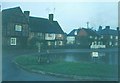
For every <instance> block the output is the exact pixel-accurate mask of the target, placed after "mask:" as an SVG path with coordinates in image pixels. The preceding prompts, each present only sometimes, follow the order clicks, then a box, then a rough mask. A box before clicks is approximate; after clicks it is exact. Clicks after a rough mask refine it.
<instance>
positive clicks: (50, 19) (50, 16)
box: [49, 14, 54, 22]
mask: <svg viewBox="0 0 120 83" xmlns="http://www.w3.org/2000/svg"><path fill="white" fill-rule="evenodd" d="M53 18H54V15H53V14H49V21H51V22H53Z"/></svg>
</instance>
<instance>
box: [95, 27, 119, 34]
mask: <svg viewBox="0 0 120 83" xmlns="http://www.w3.org/2000/svg"><path fill="white" fill-rule="evenodd" d="M97 33H98V34H100V35H118V31H117V30H114V29H107V28H105V29H102V30H98V31H97Z"/></svg>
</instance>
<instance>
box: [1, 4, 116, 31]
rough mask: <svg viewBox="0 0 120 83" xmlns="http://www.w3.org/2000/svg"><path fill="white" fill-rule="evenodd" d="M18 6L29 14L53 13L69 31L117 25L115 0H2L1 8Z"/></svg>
mask: <svg viewBox="0 0 120 83" xmlns="http://www.w3.org/2000/svg"><path fill="white" fill-rule="evenodd" d="M18 6H20V7H21V9H22V10H23V11H30V16H35V17H42V18H48V14H49V13H54V20H57V21H58V22H59V24H60V26H61V27H62V29H63V30H64V31H65V32H66V33H69V32H70V31H71V30H73V29H77V28H80V27H84V28H86V27H87V22H89V27H90V28H91V27H93V29H96V30H97V29H98V27H99V25H102V26H103V28H104V27H105V26H107V25H109V26H111V28H112V29H116V27H117V26H118V3H117V2H21V3H20V2H19V3H18V2H17V3H16V2H11V3H10V2H6V3H5V2H4V3H2V9H7V8H12V7H18Z"/></svg>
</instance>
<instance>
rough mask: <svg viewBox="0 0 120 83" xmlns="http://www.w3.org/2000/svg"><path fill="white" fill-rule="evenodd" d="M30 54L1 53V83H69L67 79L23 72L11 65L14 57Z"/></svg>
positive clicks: (19, 52)
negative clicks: (22, 82)
mask: <svg viewBox="0 0 120 83" xmlns="http://www.w3.org/2000/svg"><path fill="white" fill-rule="evenodd" d="M26 53H30V52H26V51H24V50H22V51H3V55H2V81H67V80H68V81H71V80H72V79H69V78H62V77H55V76H50V75H43V74H37V73H32V72H28V71H25V70H23V69H21V68H19V67H18V66H17V65H15V64H14V63H13V59H14V57H15V56H18V55H21V54H26Z"/></svg>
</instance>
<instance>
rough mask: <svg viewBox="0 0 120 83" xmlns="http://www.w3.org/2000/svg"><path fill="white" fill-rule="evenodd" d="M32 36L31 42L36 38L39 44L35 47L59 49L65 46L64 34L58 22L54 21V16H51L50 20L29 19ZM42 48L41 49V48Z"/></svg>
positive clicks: (30, 37) (30, 36)
mask: <svg viewBox="0 0 120 83" xmlns="http://www.w3.org/2000/svg"><path fill="white" fill-rule="evenodd" d="M29 20H30V25H29V26H30V35H29V41H30V40H31V39H32V38H36V39H37V41H38V43H36V42H34V44H33V45H35V43H36V44H38V45H37V46H41V47H43V48H44V47H45V48H47V47H59V46H63V45H64V32H63V30H62V29H61V27H60V25H59V23H58V22H57V21H53V14H49V19H46V18H40V17H31V16H30V17H29ZM41 47H40V48H41Z"/></svg>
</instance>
